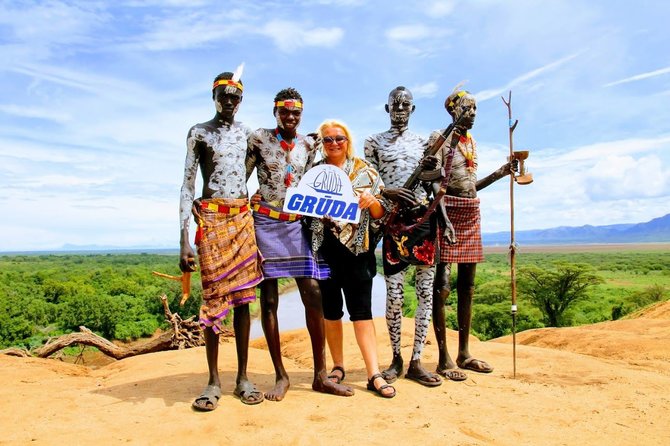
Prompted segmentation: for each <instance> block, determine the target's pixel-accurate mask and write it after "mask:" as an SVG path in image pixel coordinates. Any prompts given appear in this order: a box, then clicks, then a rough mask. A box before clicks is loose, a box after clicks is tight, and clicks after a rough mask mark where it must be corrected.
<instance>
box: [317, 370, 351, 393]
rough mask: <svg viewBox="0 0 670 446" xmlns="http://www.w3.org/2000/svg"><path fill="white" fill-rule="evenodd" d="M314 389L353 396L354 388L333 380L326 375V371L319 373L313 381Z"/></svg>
mask: <svg viewBox="0 0 670 446" xmlns="http://www.w3.org/2000/svg"><path fill="white" fill-rule="evenodd" d="M312 390H314V391H315V392H321V393H328V394H331V395H337V396H353V394H354V389H352V388H351V387H349V386H345V385H344V384H337V383H334V382H332V381H331V380H330V379H328V377H327V376H326V372H323V373H322V374H319V376H317V377H316V378H314V381H313V382H312Z"/></svg>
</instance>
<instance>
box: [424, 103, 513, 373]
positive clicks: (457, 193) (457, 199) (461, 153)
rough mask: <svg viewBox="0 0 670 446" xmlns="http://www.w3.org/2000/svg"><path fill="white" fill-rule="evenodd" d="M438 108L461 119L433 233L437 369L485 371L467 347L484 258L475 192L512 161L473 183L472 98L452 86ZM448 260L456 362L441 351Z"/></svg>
mask: <svg viewBox="0 0 670 446" xmlns="http://www.w3.org/2000/svg"><path fill="white" fill-rule="evenodd" d="M444 106H445V108H446V109H447V112H448V113H449V114H450V115H451V117H452V119H453V121H454V122H456V121H457V120H459V118H461V117H462V119H460V120H459V123H458V125H457V126H456V127H455V129H454V132H455V133H456V134H458V135H459V141H458V144H457V146H456V148H455V149H454V151H453V153H454V155H453V159H452V164H451V176H450V177H449V183H448V186H447V192H446V195H445V196H444V198H443V200H444V203H445V205H446V209H447V215H448V218H449V222H450V223H451V224H450V226H449V227H448V229H447V230H446V231H445V232H444V233H443V232H442V231H439V233H440V234H441V236H440V237H439V238H440V258H439V262H438V265H437V271H436V276H435V289H434V293H433V298H434V301H433V327H434V329H435V337H436V338H437V345H438V349H439V360H438V365H437V372H438V373H440V374H441V375H443V376H451V375H452V374H454V373H458V371H457V370H456V366H457V365H458V367H460V368H461V369H467V370H472V371H475V372H480V373H490V372H492V371H493V367H491V366H490V365H489V364H488V363H486V362H485V361H482V360H480V359H475V358H474V357H472V356H471V354H470V348H469V336H470V325H471V322H472V299H473V296H474V288H475V273H476V270H477V263H479V262H483V261H484V255H483V248H482V239H481V220H480V212H479V198H477V191H478V190H481V189H483V188H485V187H486V186H488V185H490V184H491V183H493V182H495V181H497V180H499V179H501V178H503V177H505V176H507V175H509V174H510V173H511V172H512V171H513V169H515V168H516V167H515V164H514V163H509V162H508V163H506V164H503V165H502V166H501V167H500V168H499V169H497V170H495V171H494V172H493V173H491V174H490V175H488V176H487V177H485V178H483V179H481V180H479V181H477V143H476V142H475V140H474V138H473V137H472V135H470V132H469V131H468V130H470V129H471V128H472V126H473V125H474V122H475V117H476V114H477V103H476V101H475V98H474V96H472V95H471V94H470V93H468V92H466V91H463V90H460V91H459V90H456V91H455V92H454V93H452V94H451V95H450V96H449V97H447V99H446V101H445V103H444ZM440 133H441V132H433V133H432V134H431V136H430V139H429V142H428V144H429V145H430V144H432V142H433V141H434V140H435V139H436V138H437V136H438V135H439V134H440ZM445 147H446V144H445V145H443V149H442V150H441V151H440V152H439V153H438V158H439V159H441V160H444V159H445V158H446V157H447V153H445V149H444V148H445ZM452 263H456V264H457V268H458V276H457V279H456V293H457V296H458V307H457V320H458V356H457V357H456V363H454V361H453V360H452V359H451V357H450V356H449V353H448V351H447V342H446V328H445V302H446V300H447V298H448V297H449V278H450V275H451V265H452Z"/></svg>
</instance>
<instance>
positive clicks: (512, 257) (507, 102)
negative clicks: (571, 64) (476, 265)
mask: <svg viewBox="0 0 670 446" xmlns="http://www.w3.org/2000/svg"><path fill="white" fill-rule="evenodd" d="M500 98H501V99H502V101H503V102H504V103H505V106H506V107H507V117H508V118H509V161H510V162H512V161H513V160H514V139H513V136H512V135H513V133H514V129H515V128H516V125H517V124H518V123H519V120H518V119H515V120H514V123H512V90H510V92H509V96H508V98H507V100H505V98H504V97H503V96H501V97H500ZM509 213H510V231H509V233H510V241H509V257H510V269H511V271H510V279H511V283H512V364H513V377H514V378H516V311H517V307H516V242H515V241H514V172H511V173H510V176H509Z"/></svg>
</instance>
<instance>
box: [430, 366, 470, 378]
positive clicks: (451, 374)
mask: <svg viewBox="0 0 670 446" xmlns="http://www.w3.org/2000/svg"><path fill="white" fill-rule="evenodd" d="M435 373H437V374H438V375H440V376H444V377H445V378H447V379H449V380H451V381H465V380H466V379H468V375H466V374H465V373H463V372H461V371H460V370H458V369H456V368H446V367H445V368H440V367H439V366H438V367H437V370H435Z"/></svg>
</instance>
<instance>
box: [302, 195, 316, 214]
mask: <svg viewBox="0 0 670 446" xmlns="http://www.w3.org/2000/svg"><path fill="white" fill-rule="evenodd" d="M315 204H316V197H310V196H309V195H308V196H306V197H305V201H303V202H302V206H301V207H300V213H301V214H313V213H314V205H315Z"/></svg>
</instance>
